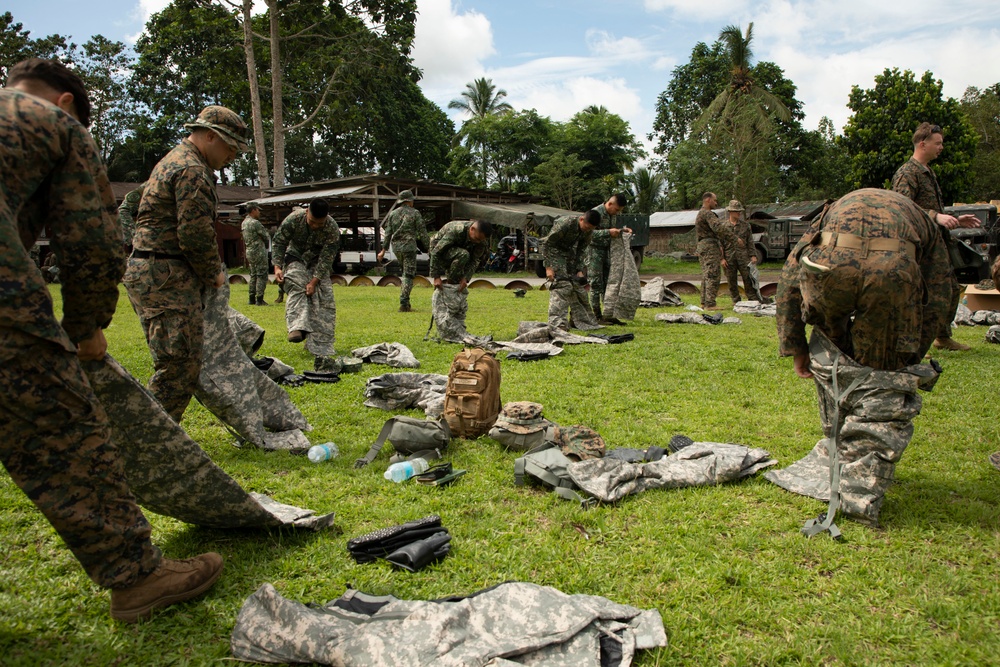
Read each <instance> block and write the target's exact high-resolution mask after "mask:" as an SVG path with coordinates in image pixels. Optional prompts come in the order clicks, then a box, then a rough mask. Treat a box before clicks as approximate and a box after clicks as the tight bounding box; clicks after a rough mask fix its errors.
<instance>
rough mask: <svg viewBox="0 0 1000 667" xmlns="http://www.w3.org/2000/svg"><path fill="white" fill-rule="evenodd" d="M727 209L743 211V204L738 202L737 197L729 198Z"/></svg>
mask: <svg viewBox="0 0 1000 667" xmlns="http://www.w3.org/2000/svg"><path fill="white" fill-rule="evenodd" d="M726 210H727V211H743V210H745V209H744V208H743V204H741V203H740V200H739V199H730V200H729V206H727V207H726Z"/></svg>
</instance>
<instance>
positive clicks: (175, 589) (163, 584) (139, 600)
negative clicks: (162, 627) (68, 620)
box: [111, 552, 222, 623]
mask: <svg viewBox="0 0 1000 667" xmlns="http://www.w3.org/2000/svg"><path fill="white" fill-rule="evenodd" d="M221 574H222V556H220V555H219V554H217V553H214V552H210V553H207V554H202V555H201V556H198V557H197V558H188V559H187V560H170V559H169V558H164V559H163V560H162V561H160V566H159V567H158V568H156V569H155V570H154V571H153V572H152V574H149V575H148V576H146V577H145V578H144V579H140V580H139V581H138V582H137V583H135V584H133V585H131V586H129V587H128V588H118V589H114V590H112V591H111V616H112V618H116V619H118V620H119V621H125V622H126V623H135V622H136V621H138V620H139V619H141V618H148V617H149V616H150V614H151V613H152V612H153V610H154V609H159V608H160V607H167V606H170V605H172V604H177V603H178V602H184V601H185V600H190V599H191V598H195V597H198V596H199V595H201V594H202V593H204V592H205V591H207V590H208V589H209V588H211V587H212V585H213V584H215V582H216V580H217V579H218V578H219V575H221Z"/></svg>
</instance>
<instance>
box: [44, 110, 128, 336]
mask: <svg viewBox="0 0 1000 667" xmlns="http://www.w3.org/2000/svg"><path fill="white" fill-rule="evenodd" d="M51 182H52V187H51V189H50V192H51V193H52V195H51V198H50V200H49V208H48V222H49V225H50V228H51V231H52V250H53V251H54V252H55V253H56V258H57V259H58V260H59V271H60V279H61V280H60V282H61V283H62V295H63V320H62V326H63V329H65V330H66V333H67V334H69V337H70V340H71V341H73V342H74V343H79V342H81V341H84V340H87V339H90V338H91V337H93V336H94V334H95V333H96V332H97V331H98V330H100V329H103V328H105V327H106V326H108V324H109V323H110V322H111V318H112V316H113V315H114V313H115V308H116V307H117V305H118V281H119V280H121V277H122V274H123V273H124V271H125V257H124V253H123V251H122V233H121V228H120V227H119V226H118V221H117V219H116V218H115V217H114V216H112V215H111V214H110V213H109V211H111V210H114V202H115V199H114V195H113V194H112V193H111V183H110V182H109V181H108V176H107V172H106V171H105V169H104V165H103V163H102V162H101V160H100V158H99V157H98V154H97V147H96V146H95V145H94V142H93V139H91V138H90V135H89V134H88V133H87V132H86V130H84V129H83V128H82V126H78V127H75V128H73V130H72V131H71V133H70V143H69V147H68V150H67V154H66V157H65V159H64V160H63V162H62V163H61V165H60V166H59V167H58V168H57V169H56V170H55V171H54V172H53V174H52V181H51Z"/></svg>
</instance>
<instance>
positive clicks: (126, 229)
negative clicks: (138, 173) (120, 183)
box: [118, 183, 146, 255]
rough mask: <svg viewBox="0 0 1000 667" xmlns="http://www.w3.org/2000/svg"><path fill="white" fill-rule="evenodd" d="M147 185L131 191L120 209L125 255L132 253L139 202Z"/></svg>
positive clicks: (119, 215)
mask: <svg viewBox="0 0 1000 667" xmlns="http://www.w3.org/2000/svg"><path fill="white" fill-rule="evenodd" d="M145 189H146V184H145V183H143V184H142V185H140V186H139V187H137V188H136V189H135V190H130V191H129V193H128V194H127V195H125V199H123V200H122V204H121V206H119V207H118V224H119V226H120V227H121V228H122V241H123V245H124V246H125V254H126V255H128V254H131V252H132V236H133V235H134V234H135V217H136V216H137V215H138V214H139V202H140V201H142V193H143V190H145Z"/></svg>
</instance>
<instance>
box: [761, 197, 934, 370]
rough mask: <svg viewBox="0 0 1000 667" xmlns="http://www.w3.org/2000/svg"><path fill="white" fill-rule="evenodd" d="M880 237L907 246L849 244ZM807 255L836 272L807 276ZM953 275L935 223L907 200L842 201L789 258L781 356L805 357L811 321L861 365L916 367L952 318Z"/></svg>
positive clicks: (780, 318) (782, 289) (782, 292)
mask: <svg viewBox="0 0 1000 667" xmlns="http://www.w3.org/2000/svg"><path fill="white" fill-rule="evenodd" d="M830 234H839V235H840V236H839V237H838V238H837V239H836V240H834V239H833V238H832V237H831V236H829V235H830ZM865 239H871V241H865ZM876 239H878V241H879V242H882V243H887V244H889V245H892V243H893V242H894V241H895V240H897V239H898V240H899V241H900V242H901V246H902V249H900V250H895V251H891V250H882V249H879V250H875V249H869V250H868V252H867V253H866V252H864V250H861V249H855V248H853V247H850V246H849V245H846V244H851V245H857V244H859V243H861V244H863V243H871V242H874V241H875V240H876ZM833 243H837V245H836V246H834V245H833ZM806 257H808V258H809V260H810V261H811V262H813V263H815V264H819V265H821V266H825V267H830V271H822V269H817V270H810V269H809V268H808V267H806V266H805V265H803V264H802V262H801V261H800V258H806ZM950 270H951V265H950V264H949V263H948V256H947V252H946V251H945V246H944V243H943V241H942V239H941V233H940V231H939V230H938V229H937V225H936V224H935V223H933V222H931V220H930V219H929V218H928V217H927V216H926V215H925V214H924V213H923V212H922V211H921V210H920V209H919V208H918V207H917V206H915V205H913V203H912V202H910V201H909V200H908V199H906V198H905V197H903V196H901V195H897V194H895V193H893V192H889V191H887V190H875V189H868V190H857V191H855V192H852V193H850V194H847V195H845V196H844V197H842V198H841V199H840V200H838V201H837V202H835V203H834V204H833V205H832V206H831V207H830V208H829V209H828V210H827V211H826V213H825V214H824V215H823V216H822V217H820V218H819V219H817V221H816V222H815V223H813V226H812V227H811V228H810V230H809V232H807V233H806V235H805V236H803V238H802V240H801V241H799V244H798V245H797V246H796V247H795V249H794V250H793V251H792V254H791V255H789V256H788V260H787V261H786V262H785V266H784V269H783V270H782V274H781V283H780V285H779V288H778V299H777V324H778V340H779V344H780V351H781V354H782V356H792V355H797V354H804V353H806V352H807V351H808V345H807V343H806V337H805V325H806V324H813V325H815V326H817V327H819V328H820V329H821V330H822V331H823V332H824V333H825V334H826V335H827V336H828V337H829V338H830V340H832V341H833V343H834V344H835V345H836V346H837V347H839V348H840V349H841V350H842V351H843V352H844V353H845V354H847V355H849V356H851V357H852V358H853V359H854V360H856V361H857V362H858V363H860V364H862V365H864V366H870V367H872V368H875V369H879V370H895V369H898V368H902V367H904V366H907V365H909V364H915V363H918V362H919V361H920V360H921V359H922V358H923V356H924V354H925V353H926V352H927V350H928V349H929V348H930V345H931V343H932V342H933V340H934V338H935V337H936V336H937V333H938V331H939V328H940V326H941V323H942V322H944V321H946V320H947V317H948V315H947V309H948V304H949V301H950V296H951V288H950V286H949V285H948V282H947V276H948V273H949V272H950ZM925 294H926V296H925ZM852 316H853V321H852Z"/></svg>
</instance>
